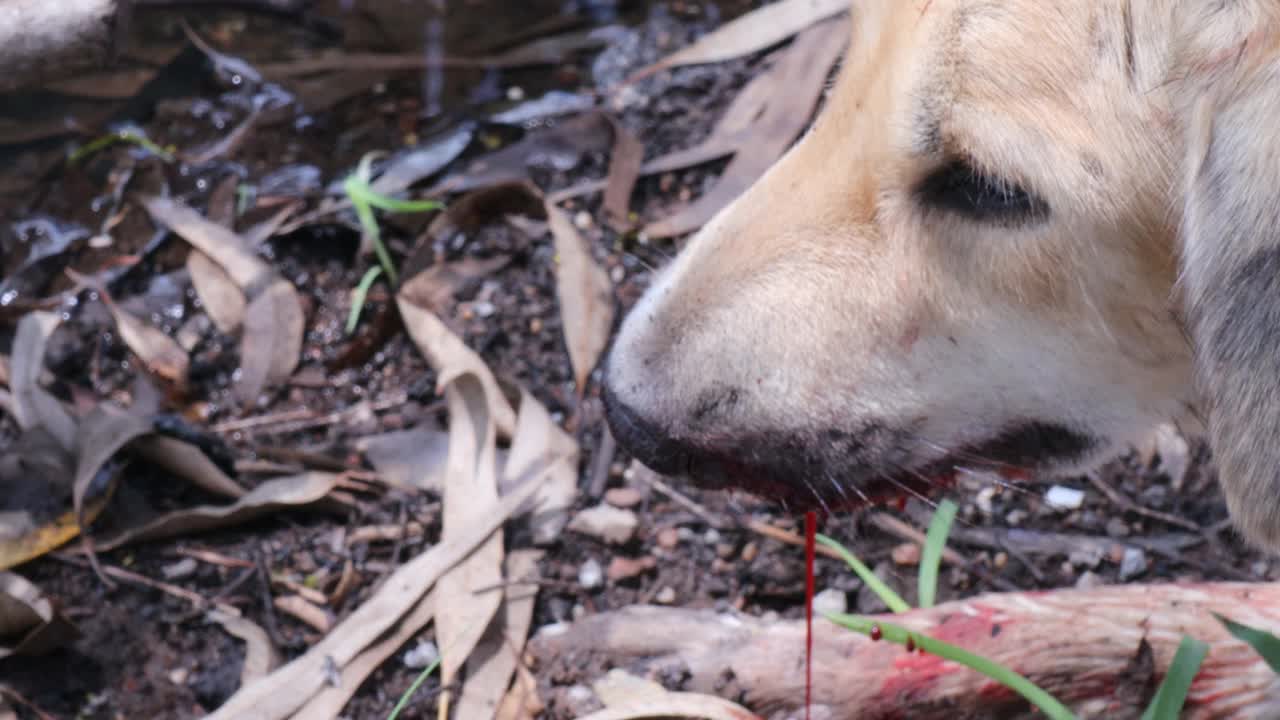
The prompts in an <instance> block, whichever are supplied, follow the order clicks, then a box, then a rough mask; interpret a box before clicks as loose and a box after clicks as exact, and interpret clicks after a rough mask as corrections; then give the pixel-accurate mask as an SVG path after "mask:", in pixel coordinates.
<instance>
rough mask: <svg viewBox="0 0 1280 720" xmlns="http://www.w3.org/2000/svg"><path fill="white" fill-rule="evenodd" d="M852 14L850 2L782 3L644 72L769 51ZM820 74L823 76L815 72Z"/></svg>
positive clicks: (729, 25) (716, 32) (806, 0)
mask: <svg viewBox="0 0 1280 720" xmlns="http://www.w3.org/2000/svg"><path fill="white" fill-rule="evenodd" d="M848 11H849V0H781V2H776V3H772V4H770V5H765V6H763V7H761V8H758V9H756V10H753V11H751V12H749V13H747V14H745V15H742V16H741V17H738V18H735V19H733V20H731V21H729V22H727V23H725V24H724V25H721V26H720V27H719V28H717V29H716V30H714V31H712V32H710V33H707V34H706V35H704V36H702V37H701V38H699V39H698V41H697V42H695V43H693V44H692V45H690V46H689V47H686V48H684V49H682V50H678V51H676V52H675V53H672V54H671V55H668V56H667V57H665V58H663V59H662V60H659V61H658V62H657V63H656V64H654V65H652V66H650V67H648V68H645V69H644V70H641V71H640V74H641V75H646V74H649V73H652V72H654V71H656V70H661V69H666V68H673V67H680V66H682V65H698V64H701V63H714V62H723V61H725V60H732V59H733V58H737V57H742V56H744V55H749V54H751V53H754V52H759V51H761V50H765V49H767V48H769V47H772V46H773V45H776V44H778V43H780V42H782V41H783V40H786V39H787V38H789V37H791V36H792V35H795V34H797V33H799V32H801V31H803V30H805V29H806V28H808V27H810V26H812V25H814V24H816V23H819V22H821V21H823V20H826V19H827V18H830V17H831V16H833V15H839V14H841V13H845V12H848ZM814 74H815V75H816V74H819V73H814Z"/></svg>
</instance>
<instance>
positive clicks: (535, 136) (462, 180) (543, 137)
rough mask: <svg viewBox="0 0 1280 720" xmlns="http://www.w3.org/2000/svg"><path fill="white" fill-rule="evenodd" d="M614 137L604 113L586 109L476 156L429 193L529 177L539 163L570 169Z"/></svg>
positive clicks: (518, 180) (456, 190)
mask: <svg viewBox="0 0 1280 720" xmlns="http://www.w3.org/2000/svg"><path fill="white" fill-rule="evenodd" d="M612 138H613V132H612V130H611V128H610V127H609V121H608V118H607V116H606V115H605V114H604V113H600V112H589V113H584V114H582V115H578V116H576V117H572V118H569V119H567V120H565V121H564V122H560V123H556V124H555V125H553V126H552V127H549V128H545V129H542V130H538V131H535V132H531V133H529V134H528V135H527V136H525V137H524V138H523V139H522V140H520V141H519V142H516V143H513V144H511V145H508V146H506V147H504V148H502V149H500V150H496V151H494V152H491V153H489V154H487V155H482V156H480V157H478V158H476V159H475V160H473V161H472V162H471V163H470V164H469V165H467V167H466V168H465V169H464V170H462V171H460V172H456V173H452V174H450V175H448V176H447V177H445V178H443V179H441V180H440V181H439V182H437V183H435V184H434V185H432V186H431V188H430V189H428V190H427V193H426V194H427V195H429V196H432V197H435V196H438V195H441V194H443V193H445V192H466V191H468V190H476V189H480V188H488V187H492V186H495V185H503V184H507V183H518V182H523V181H527V180H529V179H530V171H531V170H532V169H533V168H534V167H537V166H548V165H549V166H552V167H555V168H557V169H559V170H565V169H570V168H573V167H576V166H577V165H578V164H579V163H580V162H581V160H582V157H583V156H584V155H587V154H589V153H603V152H607V151H608V150H609V146H610V143H611V141H612Z"/></svg>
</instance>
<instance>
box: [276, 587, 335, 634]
mask: <svg viewBox="0 0 1280 720" xmlns="http://www.w3.org/2000/svg"><path fill="white" fill-rule="evenodd" d="M272 604H273V605H275V608H276V609H277V610H279V611H280V612H282V613H284V614H286V615H289V616H290V617H293V618H294V619H296V620H300V621H302V622H303V623H306V624H307V625H310V626H311V627H312V628H313V629H315V630H318V631H320V632H322V633H327V632H329V630H331V629H332V628H333V613H331V612H329V611H328V610H326V609H324V608H322V607H320V606H319V605H314V604H312V603H311V602H309V601H307V599H306V598H304V597H302V596H301V595H281V596H280V597H277V598H276V599H275V600H273V601H272Z"/></svg>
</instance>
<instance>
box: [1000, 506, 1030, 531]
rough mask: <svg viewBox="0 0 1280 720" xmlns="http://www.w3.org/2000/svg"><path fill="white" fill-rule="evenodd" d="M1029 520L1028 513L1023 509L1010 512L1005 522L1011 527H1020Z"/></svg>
mask: <svg viewBox="0 0 1280 720" xmlns="http://www.w3.org/2000/svg"><path fill="white" fill-rule="evenodd" d="M1026 519H1027V511H1026V510H1023V509H1021V508H1017V509H1014V510H1010V511H1009V514H1008V515H1005V516H1004V521H1005V523H1007V524H1008V525H1009V527H1018V526H1019V525H1021V524H1022V523H1023V522H1024V521H1025V520H1026Z"/></svg>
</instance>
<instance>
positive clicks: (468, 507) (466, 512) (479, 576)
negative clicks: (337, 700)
mask: <svg viewBox="0 0 1280 720" xmlns="http://www.w3.org/2000/svg"><path fill="white" fill-rule="evenodd" d="M444 392H445V399H446V401H447V402H448V405H449V457H448V460H447V461H446V468H447V470H446V472H445V476H444V480H445V482H444V492H443V497H444V502H443V510H442V525H443V527H442V529H441V538H442V540H445V541H447V540H448V539H450V538H452V537H453V536H455V535H458V534H461V533H465V532H466V528H468V527H470V526H472V525H474V524H475V523H476V522H477V521H478V520H479V519H480V518H479V517H478V516H477V514H478V513H479V512H485V511H487V508H489V507H492V506H493V505H495V504H496V503H497V501H498V471H497V465H496V452H497V433H496V428H495V427H494V422H493V418H492V416H491V413H490V407H491V406H492V403H491V401H490V400H489V399H488V398H486V397H485V393H486V388H485V385H484V383H483V382H482V381H481V380H480V377H479V376H477V375H475V374H474V373H463V374H460V375H458V376H456V378H455V379H454V380H452V381H451V382H450V383H449V384H448V385H446V386H445V390H444ZM502 538H503V531H502V529H501V528H498V529H496V530H495V531H494V532H493V534H491V535H490V536H489V537H488V538H487V539H486V540H485V541H484V542H483V543H481V544H480V546H479V547H477V548H476V549H475V550H474V551H473V552H472V554H471V555H470V556H468V557H467V559H466V560H464V561H462V562H460V563H458V564H457V565H456V566H454V567H453V568H452V569H451V570H449V571H448V572H447V573H445V574H444V575H442V576H441V577H440V579H439V580H438V581H437V582H436V587H435V590H434V594H435V596H436V642H437V644H438V645H439V646H440V656H441V660H440V682H441V684H442V685H444V686H449V685H450V684H452V683H453V682H454V680H456V679H457V677H458V673H459V671H461V670H462V668H463V666H464V665H465V663H466V660H467V658H468V657H469V656H470V655H471V651H472V650H473V649H474V648H475V646H476V643H478V642H479V641H480V638H481V636H482V635H484V633H485V630H486V629H487V628H488V626H489V624H490V622H491V621H492V620H493V617H494V615H495V614H496V613H497V611H498V608H499V607H500V605H501V603H502V596H503V593H502V592H501V591H500V590H495V589H494V588H496V587H498V586H500V585H501V584H502V561H503V544H502V542H503V541H502ZM486 589H487V591H484V590H486ZM482 591H483V592H482ZM440 702H441V705H442V707H443V706H446V705H447V704H448V695H447V694H446V695H444V696H443V697H442V698H441V701H440ZM441 713H442V715H444V716H445V717H447V716H448V715H447V713H446V712H445V711H444V710H441Z"/></svg>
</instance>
